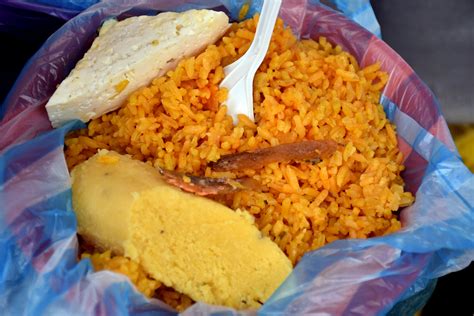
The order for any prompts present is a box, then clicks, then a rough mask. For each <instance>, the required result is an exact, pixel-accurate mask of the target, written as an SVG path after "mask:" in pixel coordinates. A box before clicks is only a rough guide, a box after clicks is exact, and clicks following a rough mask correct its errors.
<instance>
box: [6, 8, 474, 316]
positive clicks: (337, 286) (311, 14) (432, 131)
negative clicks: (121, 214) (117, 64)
mask: <svg viewBox="0 0 474 316" xmlns="http://www.w3.org/2000/svg"><path fill="white" fill-rule="evenodd" d="M243 3H244V1H231V0H205V1H192V0H188V1H186V0H180V1H152V0H138V1H132V0H123V1H119V2H112V1H105V2H102V3H99V4H96V5H93V6H92V7H90V8H89V9H87V10H86V11H84V12H82V13H81V14H79V15H78V16H76V17H75V18H73V19H71V20H70V21H68V22H67V23H66V24H65V25H64V26H63V27H62V28H61V29H60V30H59V31H58V32H56V33H55V34H54V35H52V36H51V37H50V38H49V39H48V40H47V41H46V43H45V44H44V45H43V47H42V48H41V49H40V50H39V51H38V52H37V53H36V54H35V55H34V56H33V58H32V59H31V60H30V61H29V63H28V64H27V65H26V66H25V68H24V70H23V72H22V73H21V75H20V77H19V79H18V81H17V83H16V84H15V86H14V88H13V89H12V91H11V92H10V94H9V96H8V97H7V99H6V101H5V104H4V105H3V107H2V113H1V114H0V115H1V117H2V120H1V121H0V135H1V136H0V155H1V156H0V257H1V258H2V260H1V261H0V306H1V307H2V312H3V313H4V314H11V315H21V314H28V315H39V314H58V315H99V314H100V315H102V314H107V315H109V314H110V315H126V314H137V315H148V314H153V313H157V312H159V313H162V314H169V315H173V314H175V311H173V309H172V308H170V307H168V306H166V305H165V304H164V303H163V302H160V301H158V300H156V299H146V298H145V297H143V296H142V295H140V294H139V293H138V292H137V291H136V290H135V289H134V287H133V286H132V285H131V283H130V282H129V281H128V280H127V278H125V277H124V276H121V275H118V274H115V273H112V272H108V271H101V272H94V271H93V269H92V266H91V263H90V261H89V260H81V261H77V254H78V248H77V246H78V245H77V238H76V234H75V233H76V219H75V216H74V213H73V211H72V206H71V188H70V180H69V174H68V171H67V167H66V163H65V158H64V155H63V144H64V136H65V134H66V133H67V132H68V131H70V130H72V129H75V128H79V127H81V126H84V125H83V124H82V123H80V122H77V121H75V122H70V123H68V124H66V125H65V126H63V127H61V128H59V129H54V130H53V129H52V128H51V125H50V123H49V120H48V118H47V115H46V111H45V109H44V105H45V103H46V102H47V100H48V98H49V97H50V96H51V94H52V93H53V91H54V89H55V87H56V85H57V84H58V83H60V82H61V80H63V79H64V78H65V77H66V76H67V74H68V72H69V71H70V70H71V69H72V68H73V66H74V65H75V63H76V62H77V61H78V60H79V59H80V58H81V57H82V55H83V54H84V53H85V51H86V50H87V48H88V47H89V46H90V44H91V42H92V40H93V39H94V37H95V36H96V30H97V28H98V27H99V26H100V25H101V23H102V22H103V21H104V20H105V19H107V18H109V17H119V18H124V17H128V16H132V15H138V14H156V13H157V12H159V11H167V10H173V11H175V10H178V11H179V10H186V9H190V8H213V9H216V10H224V11H226V12H228V13H229V14H230V15H231V16H232V17H234V18H235V17H236V16H237V13H238V10H239V9H240V7H241V5H242V4H243ZM259 5H261V3H259V2H258V1H254V2H253V3H252V6H251V12H255V11H258V10H259V8H260V6H259ZM280 16H281V17H282V18H283V19H284V21H285V23H286V24H287V25H289V26H290V27H292V28H293V30H294V31H295V32H296V33H297V34H299V35H300V36H301V37H313V38H315V37H317V36H320V35H322V36H326V37H327V38H328V40H329V41H331V42H333V43H337V44H339V45H341V46H342V47H343V48H344V49H346V50H348V51H349V52H351V53H352V54H353V55H354V56H355V57H356V58H357V60H358V61H359V63H360V64H361V65H362V66H364V65H368V64H371V63H374V62H375V61H378V62H380V63H381V65H382V68H383V69H384V70H385V71H387V72H388V73H389V74H390V78H389V81H388V83H387V86H386V87H385V89H384V92H383V95H382V97H381V100H380V102H381V104H382V105H383V106H384V109H385V111H386V113H387V116H388V118H389V119H390V120H391V121H392V122H394V123H395V124H396V126H397V132H398V140H399V146H400V149H401V151H402V152H403V153H404V155H405V161H404V163H405V165H406V171H405V172H404V174H403V176H404V179H405V181H406V187H407V189H408V190H409V191H411V192H413V193H414V194H415V193H416V201H415V203H414V204H413V205H412V206H410V207H407V208H405V209H403V210H402V211H401V215H400V218H401V221H402V224H403V228H402V229H401V230H400V231H398V232H396V233H393V234H391V235H387V236H383V237H376V238H371V239H367V240H359V239H352V240H339V241H335V242H333V243H330V244H328V245H326V246H324V247H322V248H320V249H318V250H316V251H313V252H310V253H308V254H306V255H305V256H304V257H303V259H302V260H301V261H300V262H299V264H298V265H297V266H296V267H295V269H294V271H293V273H292V274H291V275H290V276H289V277H288V279H287V280H286V281H285V282H284V283H283V284H282V285H281V286H280V288H279V289H278V290H277V291H276V292H275V293H274V294H273V295H272V297H271V298H270V299H269V300H268V301H267V302H266V303H265V305H263V307H262V308H261V309H260V310H258V311H249V312H248V313H250V314H254V313H255V312H257V313H258V314H262V315H265V314H270V313H282V314H289V315H290V314H306V313H313V314H317V315H344V314H351V315H352V314H354V315H383V314H386V313H387V312H389V311H390V310H391V309H392V308H393V306H394V305H395V304H396V303H397V302H400V301H403V300H405V299H407V298H409V297H411V296H413V295H415V294H416V293H419V292H420V291H422V290H423V289H424V288H425V287H426V286H427V285H428V284H429V283H430V282H431V280H433V279H436V278H438V277H440V276H443V275H445V274H447V273H450V272H453V271H457V270H460V269H463V268H464V267H466V266H467V265H468V264H469V263H470V262H471V261H473V260H474V234H473V233H472V232H473V231H474V210H473V205H474V176H473V175H472V174H471V173H470V172H469V171H468V169H467V168H466V167H465V166H464V165H463V163H462V161H461V159H460V157H459V155H458V153H457V151H456V149H455V146H454V144H453V141H452V138H451V136H450V134H449V130H448V128H447V125H446V122H445V120H444V118H443V116H442V114H441V112H440V108H439V105H438V103H437V100H436V98H435V97H434V95H433V93H432V92H431V91H430V90H429V89H428V87H427V86H426V85H425V84H424V83H423V82H422V81H421V80H420V79H419V78H418V77H417V75H416V74H415V73H414V72H413V70H412V69H411V68H410V67H409V66H408V65H407V64H406V63H405V62H404V61H403V60H402V59H401V57H400V56H398V55H397V54H396V53H395V52H394V51H393V50H392V49H391V48H389V47H388V46H387V45H386V44H385V43H384V42H382V41H381V40H380V39H379V38H377V37H376V36H375V35H373V34H371V33H370V32H368V31H367V30H365V29H363V28H362V27H360V26H359V25H358V24H356V23H354V22H351V21H349V20H348V19H347V18H345V17H344V16H343V15H341V14H340V13H338V12H336V11H334V10H331V9H329V8H327V7H325V6H323V5H321V4H319V3H318V2H316V1H308V0H288V1H284V4H283V6H282V9H281V11H280ZM196 313H201V314H217V313H226V314H229V315H231V314H238V313H239V312H237V311H234V310H232V309H229V308H225V307H220V306H210V305H207V304H204V303H198V304H195V305H194V306H192V307H191V308H189V309H188V310H186V311H185V312H184V314H185V315H186V314H189V315H191V314H196ZM243 313H247V312H240V314H243Z"/></svg>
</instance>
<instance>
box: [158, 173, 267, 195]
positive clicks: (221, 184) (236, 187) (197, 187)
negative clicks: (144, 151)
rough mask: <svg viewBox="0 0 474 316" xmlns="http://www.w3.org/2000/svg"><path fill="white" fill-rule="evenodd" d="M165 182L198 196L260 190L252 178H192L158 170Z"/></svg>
mask: <svg viewBox="0 0 474 316" xmlns="http://www.w3.org/2000/svg"><path fill="white" fill-rule="evenodd" d="M158 171H159V172H160V174H161V175H162V176H163V177H164V180H165V182H167V183H168V184H171V185H173V186H175V187H178V188H180V189H181V190H183V191H186V192H190V193H194V194H196V195H200V196H207V195H218V194H230V193H235V192H237V191H240V190H245V189H251V190H260V189H261V185H260V184H259V183H258V181H256V180H254V179H252V178H248V177H246V178H240V179H228V178H210V177H200V176H193V175H188V174H184V173H179V172H176V171H170V170H165V169H162V168H159V169H158Z"/></svg>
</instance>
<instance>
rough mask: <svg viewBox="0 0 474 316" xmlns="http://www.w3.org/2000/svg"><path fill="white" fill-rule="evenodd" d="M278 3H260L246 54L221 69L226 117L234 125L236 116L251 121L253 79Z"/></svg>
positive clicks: (273, 22) (279, 1) (270, 30)
mask: <svg viewBox="0 0 474 316" xmlns="http://www.w3.org/2000/svg"><path fill="white" fill-rule="evenodd" d="M281 1H282V0H264V1H263V6H262V11H261V13H260V18H259V21H258V25H257V30H256V31H255V36H254V38H253V41H252V44H251V45H250V47H249V49H248V50H247V52H246V53H245V54H244V55H243V56H242V57H240V58H239V59H238V60H237V61H235V62H234V63H232V64H230V65H228V66H227V67H225V68H224V73H225V77H224V79H223V80H222V82H221V84H220V87H225V88H227V89H228V95H227V102H226V104H227V113H228V114H229V115H230V116H232V119H233V120H234V124H237V122H238V117H237V115H239V114H244V115H246V116H248V118H250V119H251V120H252V121H254V120H255V119H254V113H253V78H254V76H255V72H257V69H258V67H260V64H261V63H262V61H263V59H264V58H265V55H266V54H267V50H268V46H269V45H270V40H271V38H272V34H273V28H274V26H275V22H276V19H277V17H278V12H279V11H280V6H281Z"/></svg>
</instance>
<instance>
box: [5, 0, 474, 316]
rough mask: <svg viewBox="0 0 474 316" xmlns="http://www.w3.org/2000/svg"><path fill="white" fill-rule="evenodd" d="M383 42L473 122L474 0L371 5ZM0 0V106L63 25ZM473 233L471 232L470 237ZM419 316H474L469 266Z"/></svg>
mask: <svg viewBox="0 0 474 316" xmlns="http://www.w3.org/2000/svg"><path fill="white" fill-rule="evenodd" d="M371 3H372V6H373V8H374V11H375V13H376V16H377V18H378V20H379V23H380V25H381V28H382V37H383V39H384V40H385V41H386V42H387V43H388V44H389V45H390V46H391V47H392V48H394V50H395V51H397V52H398V53H399V54H400V55H401V56H402V57H403V58H404V59H405V60H406V61H407V62H408V64H410V65H411V66H412V67H413V68H414V69H415V71H416V72H417V74H418V75H419V76H420V77H421V78H422V79H423V80H424V81H425V82H426V83H427V84H428V86H430V88H431V89H432V90H433V92H434V93H435V94H436V95H437V96H438V98H439V99H440V102H441V105H442V109H443V112H444V114H445V117H446V118H447V119H448V122H450V123H463V122H464V123H465V122H471V123H474V0H456V1H440V0H430V1H423V0H390V1H388V0H386V1H383V0H379V1H371ZM2 6H3V5H2V3H1V1H0V43H2V45H1V47H0V50H1V52H0V54H1V56H2V58H1V59H0V104H2V103H3V100H4V98H5V96H6V94H7V93H8V91H9V90H10V89H11V86H12V85H13V83H14V81H15V79H16V77H17V76H18V74H19V72H20V71H21V69H22V67H23V66H24V65H25V63H26V62H27V61H28V59H29V58H30V57H31V56H32V55H33V54H34V53H35V52H36V50H38V48H39V47H40V46H41V44H42V43H43V42H44V41H45V40H46V39H47V38H48V36H49V35H51V34H52V33H53V32H54V31H55V30H57V29H58V28H59V27H60V26H61V25H62V24H63V23H64V22H63V21H62V20H60V19H58V18H54V17H51V16H47V15H45V14H41V13H33V12H29V11H23V10H17V11H11V9H9V10H10V12H13V13H14V14H15V15H16V16H15V19H14V20H8V21H7V20H5V19H2ZM473 233H474V232H473ZM422 315H469V316H472V315H474V264H472V263H471V265H470V266H469V268H466V269H464V270H463V271H460V272H456V273H451V274H449V275H447V276H444V277H442V278H440V279H439V280H438V283H437V286H436V289H435V291H434V293H433V295H432V297H431V299H430V300H429V302H428V304H427V305H426V306H425V307H424V309H423V313H422Z"/></svg>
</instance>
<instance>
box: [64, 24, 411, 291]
mask: <svg viewBox="0 0 474 316" xmlns="http://www.w3.org/2000/svg"><path fill="white" fill-rule="evenodd" d="M257 22H258V16H256V17H254V18H252V19H249V20H246V21H243V22H241V23H235V24H233V25H232V27H231V28H230V30H229V31H228V33H227V34H226V35H225V36H224V37H223V38H222V39H221V40H220V41H219V42H217V43H216V44H215V45H210V46H209V47H207V49H206V50H205V51H204V52H202V53H200V54H199V55H198V56H195V57H191V58H187V59H185V60H183V61H181V62H180V63H179V65H178V66H177V68H176V69H175V70H173V71H170V72H168V73H167V74H166V75H165V76H162V77H160V78H156V79H154V80H153V82H152V83H151V84H150V85H149V86H148V87H144V88H142V89H139V90H137V91H135V92H134V93H133V94H132V95H131V96H130V97H129V98H128V100H127V102H125V104H124V105H123V106H122V107H121V108H120V109H118V110H116V111H114V112H112V113H108V114H106V115H104V116H102V117H101V118H98V119H95V120H93V121H92V122H90V123H89V125H88V128H86V129H83V130H80V131H77V132H74V133H72V134H70V135H69V136H68V137H67V139H66V146H65V154H66V158H67V163H68V166H69V168H72V167H74V166H75V165H77V164H78V163H80V162H82V161H84V160H86V159H87V158H88V157H90V156H92V155H93V154H94V153H95V152H96V151H97V149H98V148H107V149H112V150H115V151H118V152H120V153H127V154H130V155H132V157H133V158H135V159H138V160H142V161H145V162H148V163H150V164H153V165H155V166H160V167H163V168H166V169H170V170H176V171H179V172H186V173H193V174H195V175H206V176H212V177H220V176H226V177H230V178H236V177H243V176H250V177H252V178H253V179H255V180H256V181H258V182H260V183H262V186H263V187H264V189H263V191H262V192H257V191H241V192H238V193H236V194H234V196H233V197H232V198H230V199H229V200H226V201H224V202H225V203H227V204H228V205H229V206H230V207H232V208H234V209H236V208H241V209H246V210H248V211H249V212H250V213H252V214H253V215H254V216H255V225H256V226H257V227H258V228H259V229H260V230H261V231H262V233H263V234H265V235H267V236H269V237H270V238H271V239H272V240H274V241H275V242H276V243H277V244H278V245H279V247H280V248H281V249H282V250H283V251H284V252H285V253H286V254H287V255H288V257H289V258H290V260H291V261H292V262H293V264H296V263H297V262H298V260H299V259H300V258H301V256H303V254H304V253H306V252H307V251H310V250H313V249H316V248H318V247H321V246H324V245H325V244H326V243H329V242H331V241H334V240H337V239H344V238H368V237H372V236H380V235H384V234H387V233H391V232H393V231H396V230H397V229H399V228H400V226H401V225H400V222H399V220H398V219H397V215H396V213H394V212H395V211H397V210H398V209H399V208H400V207H401V206H406V205H409V204H411V203H412V202H413V196H412V195H411V194H410V193H409V192H405V191H404V189H403V180H402V178H401V176H400V172H401V171H402V170H403V169H404V167H403V165H402V160H403V157H402V155H401V153H400V152H399V150H398V148H397V139H396V134H395V131H396V130H395V127H394V126H393V125H391V123H390V122H389V121H388V120H387V118H386V115H385V113H384V111H383V108H382V106H381V105H380V104H379V101H378V100H379V98H380V93H381V89H382V88H383V87H384V85H385V84H386V82H387V80H388V75H387V74H386V73H384V72H383V71H381V68H380V64H379V63H376V64H373V65H369V66H367V67H365V68H362V69H361V68H360V66H359V65H358V63H357V61H356V59H355V58H354V56H352V55H350V54H349V53H348V52H345V51H343V50H342V48H341V47H340V46H335V45H333V44H331V43H329V42H328V41H327V40H326V38H324V37H321V38H319V39H318V40H308V39H305V40H301V41H298V40H297V39H296V37H295V36H294V35H293V34H292V32H291V30H290V29H289V28H285V27H284V26H283V22H282V20H280V19H279V20H278V21H277V23H276V26H275V29H274V34H273V37H272V41H271V44H270V47H269V50H268V52H267V55H266V57H265V59H264V61H263V63H262V65H261V66H260V68H259V70H258V71H257V73H256V77H255V81H254V87H253V88H254V93H253V95H254V111H255V122H252V121H250V120H249V119H248V118H246V117H242V116H240V117H239V123H238V124H237V125H235V126H234V125H233V122H232V118H231V117H230V116H228V115H227V113H226V111H227V109H226V107H225V100H226V96H227V91H226V90H225V89H220V88H219V86H218V85H219V82H220V80H221V79H222V77H223V70H222V69H223V67H225V66H226V65H228V64H229V63H232V62H233V61H235V60H236V59H238V58H239V57H240V56H241V55H242V54H243V53H244V52H245V51H246V49H247V48H248V46H249V44H250V42H251V39H252V38H253V34H254V33H255V28H256V24H257ZM305 139H333V140H335V141H336V142H337V143H338V144H339V145H340V146H339V148H338V150H337V151H336V152H335V153H334V154H333V155H332V157H330V158H328V159H323V160H322V161H320V162H318V163H317V162H309V161H308V162H306V161H300V162H283V163H273V164H270V165H268V166H265V167H264V168H262V169H260V170H242V171H238V172H227V173H218V172H214V171H212V170H211V169H210V168H209V167H207V165H208V163H209V162H211V161H216V160H218V159H219V158H220V157H221V156H222V155H225V154H230V153H236V152H241V151H246V150H252V149H257V148H265V147H269V146H275V145H278V144H282V143H288V142H296V141H301V140H305ZM166 293H168V292H166ZM167 295H168V296H169V297H173V295H175V294H170V293H168V294H167Z"/></svg>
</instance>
